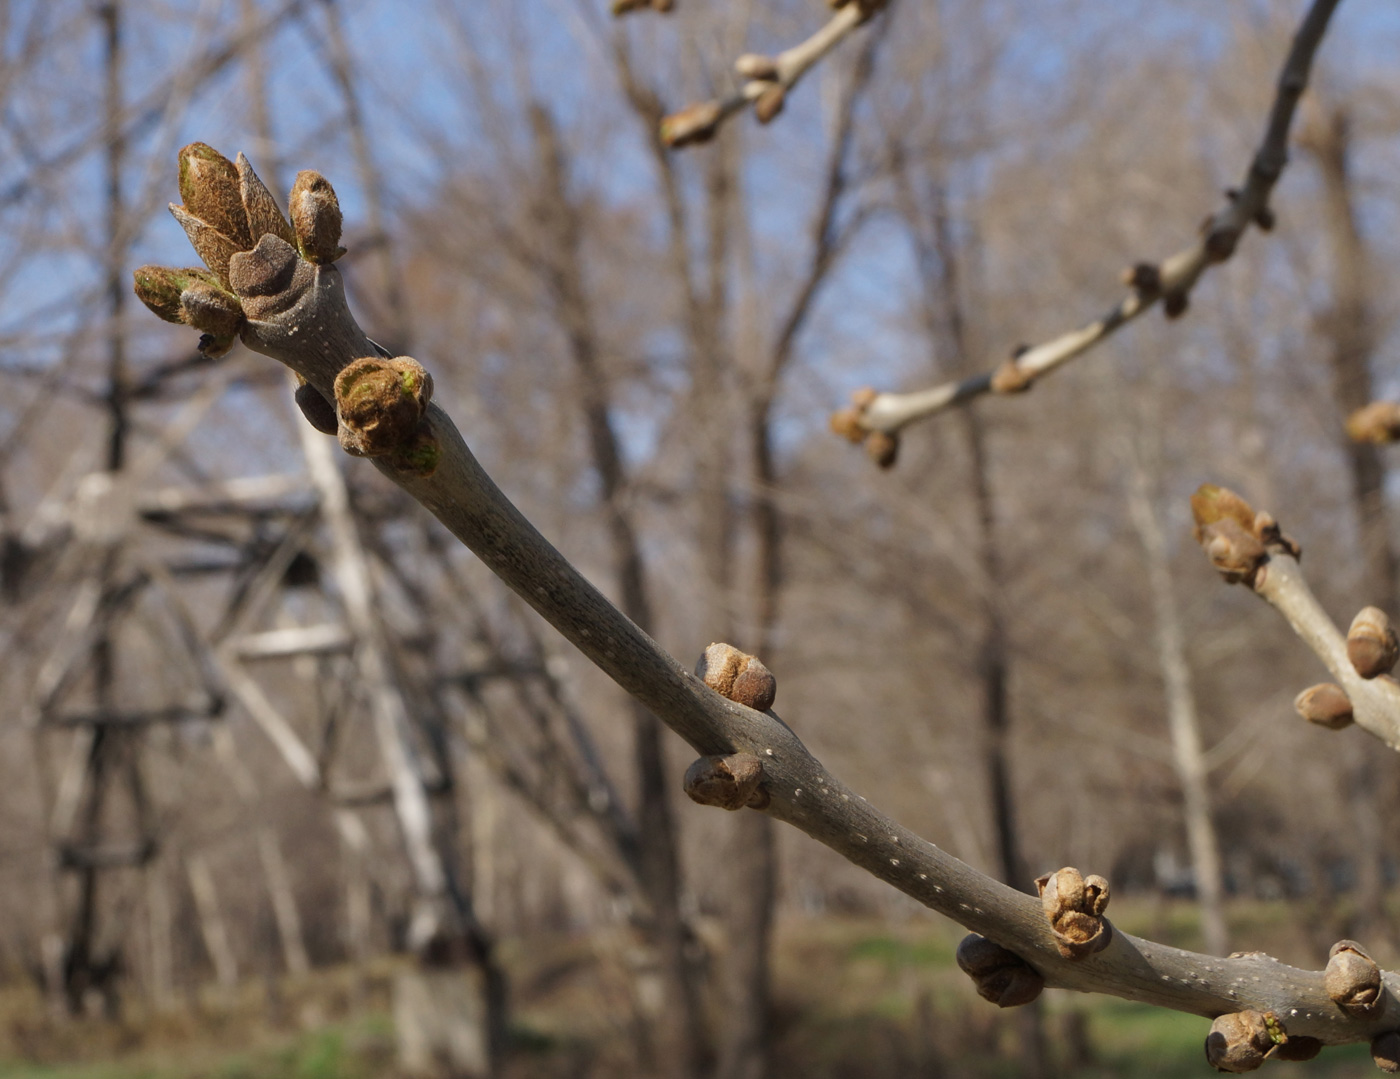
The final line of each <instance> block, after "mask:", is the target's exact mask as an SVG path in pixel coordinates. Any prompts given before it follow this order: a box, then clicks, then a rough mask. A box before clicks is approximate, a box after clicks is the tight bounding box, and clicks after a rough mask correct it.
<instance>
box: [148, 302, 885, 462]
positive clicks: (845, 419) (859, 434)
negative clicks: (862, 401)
mask: <svg viewBox="0 0 1400 1079" xmlns="http://www.w3.org/2000/svg"><path fill="white" fill-rule="evenodd" d="M157 313H159V312H157ZM830 422H831V429H832V431H834V432H835V433H836V434H838V435H840V436H841V437H842V438H844V439H845V440H846V441H847V442H854V443H857V444H859V443H861V442H864V441H865V428H864V427H862V426H861V425H860V412H859V411H858V410H857V409H854V408H838V409H837V410H836V411H835V412H833V413H832V414H831V421H830Z"/></svg>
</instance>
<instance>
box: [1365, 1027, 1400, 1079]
mask: <svg viewBox="0 0 1400 1079" xmlns="http://www.w3.org/2000/svg"><path fill="white" fill-rule="evenodd" d="M1371 1060H1372V1061H1374V1062H1375V1065H1376V1067H1378V1068H1379V1069H1380V1070H1381V1071H1383V1072H1385V1073H1386V1074H1387V1075H1397V1074H1400V1030H1387V1031H1386V1032H1385V1033H1384V1034H1377V1035H1376V1036H1375V1037H1374V1038H1372V1039H1371Z"/></svg>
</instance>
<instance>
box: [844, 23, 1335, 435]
mask: <svg viewBox="0 0 1400 1079" xmlns="http://www.w3.org/2000/svg"><path fill="white" fill-rule="evenodd" d="M1338 3H1339V0H1313V4H1312V6H1311V7H1310V8H1309V9H1308V12H1307V14H1306V15H1305V16H1304V18H1303V21H1302V23H1301V24H1300V25H1299V27H1298V30H1297V32H1296V33H1295V34H1294V37H1293V45H1292V48H1290V49H1289V52H1288V58H1287V59H1286V60H1285V61H1284V65H1283V70H1282V72H1281V73H1280V74H1279V79H1278V90H1277V93H1276V94H1275V97H1274V102H1273V107H1272V108H1271V109H1270V111H1269V119H1268V124H1267V126H1266V128H1265V132H1264V140H1263V142H1262V143H1261V144H1260V146H1259V149H1258V151H1257V152H1256V153H1255V155H1254V159H1253V161H1251V162H1250V166H1249V171H1248V172H1247V173H1246V174H1245V179H1244V184H1243V186H1242V187H1241V188H1240V189H1239V190H1237V191H1233V190H1232V191H1230V192H1229V198H1228V201H1227V202H1226V204H1225V205H1224V206H1223V207H1221V208H1220V209H1219V210H1217V211H1216V212H1215V213H1214V214H1212V215H1211V216H1209V217H1208V218H1206V220H1205V221H1204V222H1203V224H1202V226H1201V229H1200V235H1199V236H1198V237H1197V239H1196V240H1194V241H1193V242H1192V243H1191V244H1190V245H1189V246H1187V247H1185V248H1183V249H1182V250H1180V251H1178V252H1177V253H1176V254H1174V255H1172V256H1170V257H1169V258H1167V259H1166V260H1164V261H1163V262H1161V263H1160V264H1157V265H1154V264H1152V263H1139V264H1138V265H1136V266H1134V267H1132V268H1131V269H1130V270H1128V271H1127V272H1126V273H1125V274H1124V280H1125V283H1126V284H1127V285H1128V286H1129V287H1128V293H1127V295H1126V296H1124V297H1123V298H1122V299H1121V300H1119V301H1118V303H1117V304H1115V305H1114V306H1113V307H1112V308H1111V309H1110V310H1109V311H1108V312H1107V313H1105V314H1104V315H1102V316H1100V317H1099V318H1097V319H1095V320H1094V321H1092V322H1089V323H1087V324H1085V325H1083V326H1081V327H1079V328H1078V329H1075V330H1071V331H1069V332H1068V333H1064V334H1061V335H1060V336H1058V337H1055V338H1053V339H1051V340H1049V341H1046V342H1043V343H1041V344H1039V345H1035V346H1032V347H1027V348H1020V349H1018V350H1017V351H1016V352H1015V354H1013V355H1012V356H1011V357H1010V358H1009V359H1007V360H1006V361H1004V362H1003V363H1002V364H1001V365H1000V366H999V367H997V368H996V369H995V370H993V371H989V372H987V373H985V374H981V375H975V376H972V377H971V378H964V379H959V380H955V381H951V382H945V383H943V384H942V385H939V386H934V387H932V388H929V389H925V390H918V391H915V392H912V393H876V392H874V391H871V390H862V391H858V393H857V394H856V395H855V396H854V397H853V398H852V405H851V407H849V408H846V409H842V410H840V411H838V412H836V413H834V414H833V416H832V418H831V424H832V428H833V430H835V431H836V432H837V433H838V434H842V435H844V436H846V437H847V438H849V439H850V440H851V441H853V442H862V441H865V440H867V439H869V438H871V436H872V435H876V436H881V437H880V438H879V439H878V441H879V442H881V443H883V442H884V441H885V440H886V439H887V438H889V437H892V436H894V435H895V434H896V432H898V431H899V430H900V429H902V428H903V427H905V426H907V425H908V424H911V423H913V422H915V421H916V420H922V419H927V418H928V417H930V416H935V415H937V414H938V413H940V412H943V411H945V410H947V409H950V408H954V407H956V406H958V405H964V404H967V403H968V402H969V401H972V400H974V399H975V398H978V397H981V396H982V395H983V394H987V393H998V394H1010V393H1020V392H1023V391H1025V390H1027V389H1029V388H1030V387H1031V385H1032V384H1034V383H1035V381H1036V380H1037V379H1039V378H1041V377H1042V376H1044V375H1047V374H1049V373H1050V372H1052V371H1054V370H1056V369H1057V368H1059V367H1061V366H1063V365H1064V364H1066V363H1068V362H1069V361H1070V360H1072V359H1074V358H1075V357H1076V356H1079V355H1082V354H1083V353H1085V352H1088V351H1089V350H1090V349H1091V348H1093V347H1094V346H1096V345H1098V344H1099V343H1101V342H1102V341H1104V340H1105V339H1106V338H1108V337H1109V336H1111V335H1112V334H1113V333H1114V332H1116V331H1117V330H1118V329H1120V328H1121V327H1122V326H1124V325H1126V324H1127V323H1129V322H1131V321H1132V320H1133V319H1135V318H1137V317H1138V316H1139V315H1141V314H1143V313H1144V312H1145V311H1148V310H1149V309H1151V308H1152V307H1153V306H1155V305H1156V304H1157V303H1158V302H1159V301H1160V302H1161V303H1162V307H1163V310H1164V312H1165V313H1166V315H1167V317H1168V318H1176V317H1178V316H1180V315H1181V314H1183V313H1184V312H1185V311H1186V308H1187V304H1188V300H1189V296H1190V294H1191V290H1192V289H1193V288H1194V287H1195V285H1196V282H1197V281H1198V280H1199V279H1200V277H1201V275H1202V274H1204V273H1205V271H1206V270H1207V269H1209V268H1210V267H1211V266H1212V265H1214V264H1216V263H1219V262H1224V261H1225V260H1226V259H1228V258H1229V257H1230V256H1231V255H1232V254H1234V252H1235V248H1236V246H1237V245H1238V244H1239V241H1240V238H1241V237H1242V236H1243V235H1244V233H1245V231H1246V230H1247V229H1248V228H1249V226H1250V225H1251V224H1253V225H1257V226H1259V227H1260V228H1261V229H1264V230H1266V231H1267V230H1268V229H1270V228H1272V227H1273V212H1272V211H1271V210H1270V209H1269V196H1270V194H1271V193H1272V191H1273V189H1274V185H1275V184H1276V183H1277V182H1278V178H1279V176H1280V175H1281V174H1282V172H1283V168H1284V165H1285V164H1286V163H1287V161H1288V131H1289V127H1290V125H1291V124H1292V121H1293V113H1294V112H1295V111H1296V109H1297V105H1298V99H1299V98H1300V97H1301V96H1302V93H1303V90H1304V89H1305V88H1306V86H1307V83H1308V74H1309V71H1310V70H1311V67H1312V60H1313V55H1314V54H1315V53H1316V51H1317V47H1318V45H1319V44H1320V43H1321V41H1322V37H1323V34H1324V33H1325V32H1326V30H1327V24H1328V20H1329V19H1330V18H1331V17H1332V12H1333V11H1334V10H1335V9H1336V7H1337V4H1338ZM886 456H887V457H888V456H889V455H886ZM891 459H892V458H891Z"/></svg>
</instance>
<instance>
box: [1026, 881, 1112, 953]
mask: <svg viewBox="0 0 1400 1079" xmlns="http://www.w3.org/2000/svg"><path fill="white" fill-rule="evenodd" d="M1035 886H1036V890H1037V891H1039V893H1040V903H1041V906H1042V907H1043V908H1044V909H1045V915H1046V917H1047V918H1049V919H1050V928H1051V930H1052V931H1053V932H1054V934H1055V944H1056V946H1057V947H1058V948H1059V949H1060V954H1061V955H1062V956H1064V957H1065V958H1066V959H1083V958H1084V957H1085V956H1087V955H1093V954H1094V953H1095V952H1101V951H1103V949H1104V948H1106V947H1108V942H1109V940H1111V939H1112V936H1113V927H1112V926H1111V925H1109V923H1108V920H1107V919H1106V918H1104V917H1103V912H1104V910H1105V909H1106V908H1107V907H1108V881H1106V880H1104V878H1103V877H1100V876H1099V875H1098V874H1095V873H1091V874H1090V875H1089V876H1088V877H1085V876H1083V875H1081V874H1080V872H1079V870H1077V869H1074V868H1073V867H1071V866H1066V867H1065V868H1064V869H1061V870H1058V871H1057V872H1054V873H1046V874H1045V875H1044V876H1041V877H1036V879H1035Z"/></svg>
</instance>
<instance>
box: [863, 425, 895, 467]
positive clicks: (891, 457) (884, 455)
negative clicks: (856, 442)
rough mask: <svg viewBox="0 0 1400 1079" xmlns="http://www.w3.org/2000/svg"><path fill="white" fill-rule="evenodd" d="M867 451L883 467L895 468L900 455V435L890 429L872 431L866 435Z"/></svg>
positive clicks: (867, 454) (868, 455)
mask: <svg viewBox="0 0 1400 1079" xmlns="http://www.w3.org/2000/svg"><path fill="white" fill-rule="evenodd" d="M865 453H866V456H867V457H869V458H870V459H871V460H872V461H874V462H875V463H876V464H877V465H879V466H880V467H881V468H893V467H894V463H895V461H896V460H897V459H898V457H899V436H898V435H895V434H891V433H890V432H889V431H871V432H870V433H869V434H868V435H866V436H865Z"/></svg>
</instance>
